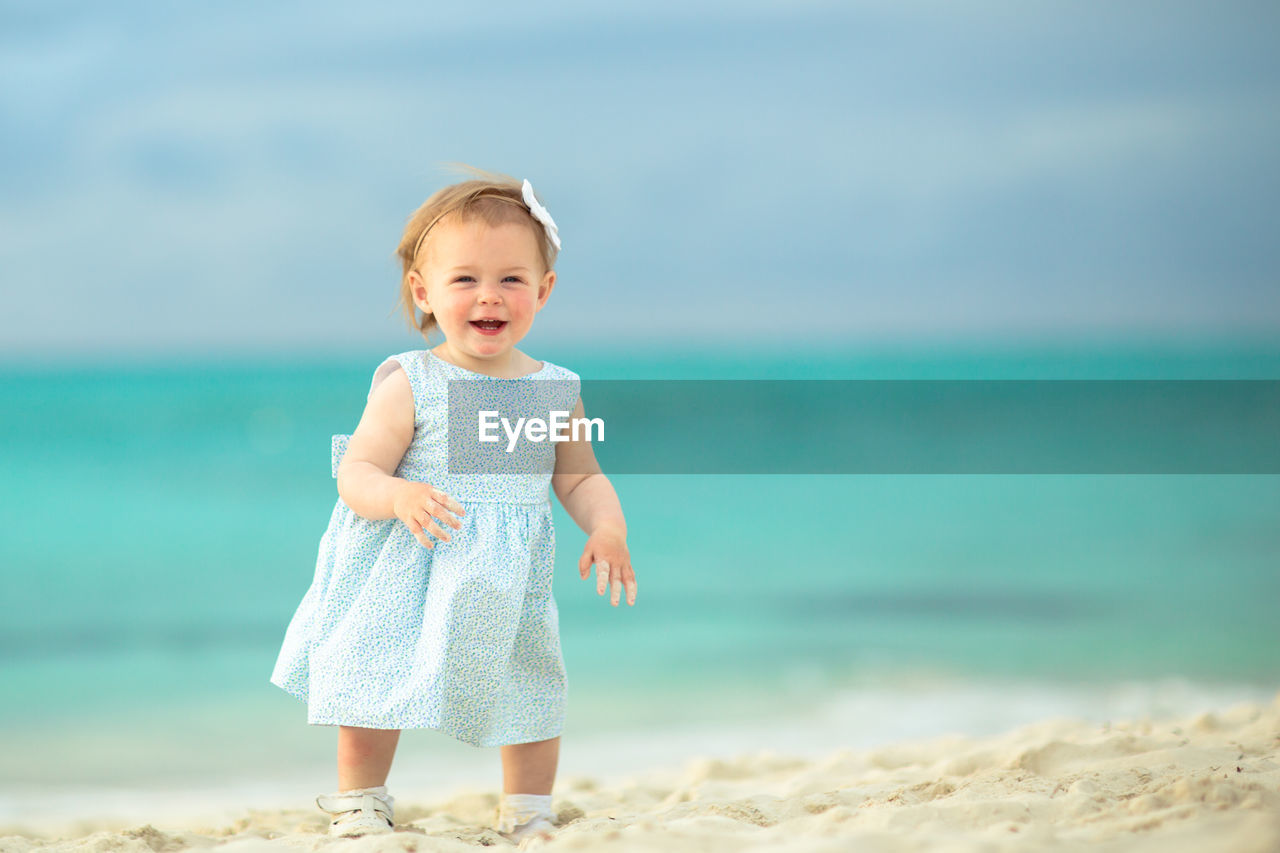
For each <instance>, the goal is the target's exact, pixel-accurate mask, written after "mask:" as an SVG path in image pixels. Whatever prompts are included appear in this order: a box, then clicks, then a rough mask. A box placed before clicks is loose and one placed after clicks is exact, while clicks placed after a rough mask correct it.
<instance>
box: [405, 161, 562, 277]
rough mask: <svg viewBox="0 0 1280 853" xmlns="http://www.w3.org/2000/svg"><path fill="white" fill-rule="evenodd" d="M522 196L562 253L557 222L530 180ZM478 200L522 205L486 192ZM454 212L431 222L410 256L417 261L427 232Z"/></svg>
mask: <svg viewBox="0 0 1280 853" xmlns="http://www.w3.org/2000/svg"><path fill="white" fill-rule="evenodd" d="M520 195H521V196H522V197H523V199H524V204H525V206H526V207H528V208H529V213H530V214H531V215H532V216H533V218H534V219H536V220H538V222H539V224H541V225H542V227H543V230H545V231H546V232H547V237H548V239H550V240H551V245H553V246H555V247H556V251H557V252H558V251H560V229H559V228H557V227H556V221H555V220H554V219H552V218H551V214H550V213H548V212H547V209H546V208H545V207H543V206H542V205H541V204H539V203H538V199H537V197H536V196H534V194H533V185H532V184H530V183H529V180H528V178H526V179H525V181H524V183H523V184H521V186H520ZM477 198H496V199H501V200H502V201H505V202H510V203H511V204H516V205H518V204H520V202H518V201H516V200H515V199H513V198H512V197H511V196H508V195H501V194H499V193H491V192H484V193H479V194H477V195H475V196H472V200H474V199H477ZM452 212H453V211H452V210H446V211H445V212H444V213H442V214H440V215H439V216H437V217H436V218H435V219H433V220H431V224H430V225H428V226H427V227H426V228H424V229H422V234H421V235H420V236H419V237H418V242H417V243H416V244H414V247H413V254H412V255H411V256H410V257H411V258H413V259H414V260H417V258H418V252H419V251H420V250H421V249H422V241H423V240H426V239H427V232H428V231H430V230H431V229H432V228H434V227H436V223H437V222H439V221H440V220H441V219H442V218H443V217H444V216H445V215H446V214H449V213H452Z"/></svg>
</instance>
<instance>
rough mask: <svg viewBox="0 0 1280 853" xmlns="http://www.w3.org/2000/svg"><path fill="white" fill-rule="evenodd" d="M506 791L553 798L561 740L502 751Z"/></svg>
mask: <svg viewBox="0 0 1280 853" xmlns="http://www.w3.org/2000/svg"><path fill="white" fill-rule="evenodd" d="M499 750H500V752H501V754H502V790H503V792H504V793H507V794H550V793H551V787H552V786H553V785H554V784H555V781H556V764H557V763H558V762H559V760H560V738H559V736H556V737H553V738H551V739H550V740H537V741H534V742H533V743H514V744H511V745H509V746H503V747H499Z"/></svg>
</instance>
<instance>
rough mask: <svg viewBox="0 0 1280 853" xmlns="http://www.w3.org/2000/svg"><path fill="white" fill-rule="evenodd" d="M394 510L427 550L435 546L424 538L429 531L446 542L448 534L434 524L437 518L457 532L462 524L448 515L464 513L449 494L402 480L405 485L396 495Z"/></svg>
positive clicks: (423, 484) (426, 484)
mask: <svg viewBox="0 0 1280 853" xmlns="http://www.w3.org/2000/svg"><path fill="white" fill-rule="evenodd" d="M393 509H394V510H395V514H396V517H397V518H399V519H400V520H401V521H403V522H404V523H405V526H407V527H408V528H409V532H410V533H412V534H413V538H414V539H417V540H418V541H419V542H420V543H422V545H423V546H425V547H427V548H434V547H435V543H434V542H432V541H431V540H430V539H429V538H428V537H427V533H428V532H429V533H431V534H432V535H433V536H435V537H436V538H437V539H441V540H443V541H445V542H448V541H449V535H448V534H447V533H445V532H444V530H443V529H441V527H440V525H438V524H436V522H435V520H436V519H439V520H440V521H443V522H444V523H445V524H447V525H449V526H450V527H452V528H453V529H454V530H460V529H462V522H460V521H458V520H457V519H456V518H454V516H453V515H450V514H449V513H450V512H453V513H455V514H457V515H466V514H467V511H466V510H464V509H463V508H462V504H460V503H458V502H457V501H455V500H454V499H453V498H452V497H450V496H449V495H447V494H445V493H444V492H442V491H440V490H439V489H437V488H435V487H434V486H432V485H430V484H429V483H418V482H415V481H413V480H405V481H404V485H403V486H401V487H400V490H399V491H398V492H397V493H396V498H395V503H394V506H393Z"/></svg>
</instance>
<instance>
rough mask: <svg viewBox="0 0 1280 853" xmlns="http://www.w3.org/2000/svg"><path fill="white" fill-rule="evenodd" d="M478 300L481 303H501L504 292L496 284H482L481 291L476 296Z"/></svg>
mask: <svg viewBox="0 0 1280 853" xmlns="http://www.w3.org/2000/svg"><path fill="white" fill-rule="evenodd" d="M476 299H478V300H479V301H481V302H493V303H497V302H501V301H502V290H501V288H499V287H498V285H496V284H482V285H480V289H479V292H478V293H477V295H476Z"/></svg>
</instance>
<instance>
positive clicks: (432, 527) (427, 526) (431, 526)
mask: <svg viewBox="0 0 1280 853" xmlns="http://www.w3.org/2000/svg"><path fill="white" fill-rule="evenodd" d="M422 529H423V530H429V531H431V534H432V535H433V536H435V537H436V538H437V539H440V540H443V541H445V542H448V541H449V534H447V533H445V532H444V530H442V529H441V527H440V525H438V524H436V523H435V520H434V519H433V518H431V516H427V518H426V523H424V524H423V525H422Z"/></svg>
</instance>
